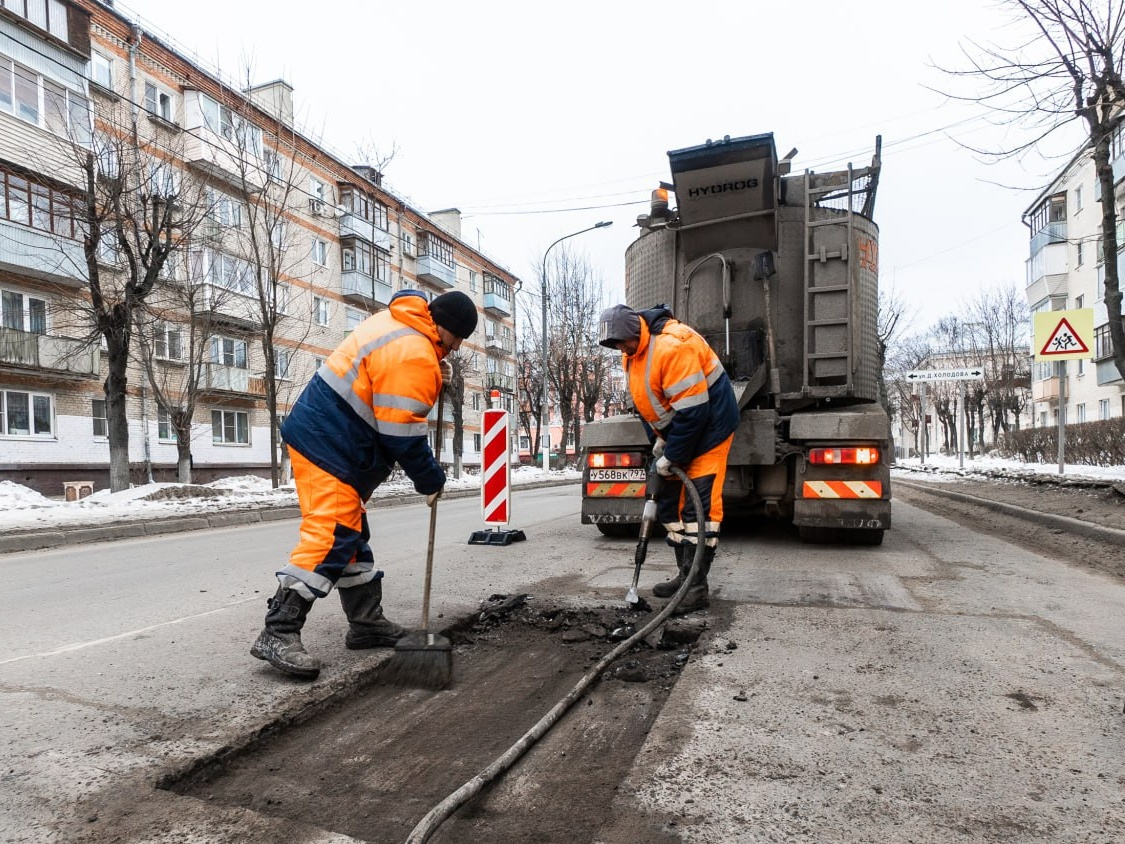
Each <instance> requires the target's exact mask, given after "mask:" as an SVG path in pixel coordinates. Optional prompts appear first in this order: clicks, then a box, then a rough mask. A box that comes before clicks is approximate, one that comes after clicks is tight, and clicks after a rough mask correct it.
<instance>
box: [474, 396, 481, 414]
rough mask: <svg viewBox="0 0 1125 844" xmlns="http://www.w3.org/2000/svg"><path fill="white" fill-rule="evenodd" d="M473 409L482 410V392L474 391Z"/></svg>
mask: <svg viewBox="0 0 1125 844" xmlns="http://www.w3.org/2000/svg"><path fill="white" fill-rule="evenodd" d="M473 410H480V393H473Z"/></svg>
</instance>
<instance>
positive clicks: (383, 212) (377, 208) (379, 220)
mask: <svg viewBox="0 0 1125 844" xmlns="http://www.w3.org/2000/svg"><path fill="white" fill-rule="evenodd" d="M372 215H373V216H372V219H371V222H373V223H374V224H375V227H376V228H379V229H382V230H383V231H387V226H388V223H387V206H386V205H384V204H383V203H382V202H376V203H374V205H373V207H372Z"/></svg>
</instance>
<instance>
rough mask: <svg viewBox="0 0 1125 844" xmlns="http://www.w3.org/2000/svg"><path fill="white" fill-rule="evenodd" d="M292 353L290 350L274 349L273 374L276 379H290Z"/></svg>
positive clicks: (275, 347)
mask: <svg viewBox="0 0 1125 844" xmlns="http://www.w3.org/2000/svg"><path fill="white" fill-rule="evenodd" d="M291 357H292V353H291V352H290V351H289V349H279V348H278V347H277V346H274V347H273V374H274V377H275V378H283V379H288V378H289V361H290V359H291Z"/></svg>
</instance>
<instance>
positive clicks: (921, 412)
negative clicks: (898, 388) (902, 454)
mask: <svg viewBox="0 0 1125 844" xmlns="http://www.w3.org/2000/svg"><path fill="white" fill-rule="evenodd" d="M921 386H922V394H921V401H919V403H918V406H919V415H920V417H921V420H922V424H921V425H919V426H918V430H919V431H920V432H921V434H922V437H921V441H920V442H919V443H918V445H919V449H918V450H919V452H921V465H922V466H925V465H926V435H927V434H928V433H929V431H928V426H927V425H926V384H925V382H923V383H922V385H921Z"/></svg>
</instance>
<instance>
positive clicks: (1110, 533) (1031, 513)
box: [892, 479, 1125, 542]
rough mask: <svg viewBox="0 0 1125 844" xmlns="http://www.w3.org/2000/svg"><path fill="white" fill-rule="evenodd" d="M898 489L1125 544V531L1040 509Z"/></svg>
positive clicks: (898, 483)
mask: <svg viewBox="0 0 1125 844" xmlns="http://www.w3.org/2000/svg"><path fill="white" fill-rule="evenodd" d="M895 486H904V487H907V488H908V489H914V490H917V491H919V492H921V493H924V494H929V495H934V496H937V497H938V498H948V499H950V500H952V501H960V502H961V503H963V504H974V505H977V506H979V507H985V508H987V509H989V510H993V511H995V512H998V513H1004V514H1005V515H1008V516H1014V517H1015V518H1017V519H1023V520H1025V521H1029V522H1036V523H1037V524H1041V525H1047V526H1048V527H1052V528H1058V529H1059V530H1066V531H1069V532H1071V533H1077V534H1078V535H1079V536H1085V537H1086V538H1088V539H1097V540H1100V541H1102V542H1125V530H1118V529H1117V528H1111V527H1103V526H1102V525H1096V524H1093V523H1092V522H1084V521H1082V520H1081V519H1074V518H1071V517H1070V516H1057V515H1055V514H1053V513H1042V512H1040V511H1038V510H1027V509H1025V508H1023V507H1017V506H1016V505H1014V504H1004V503H1003V502H1000V501H992V500H990V499H987V498H979V497H977V496H975V495H969V494H967V493H964V492H953V491H951V490H947V489H939V488H936V487H932V486H926V485H925V484H917V483H911V482H910V481H903V480H897V479H896V480H894V481H893V482H892V489H893V487H895Z"/></svg>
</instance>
